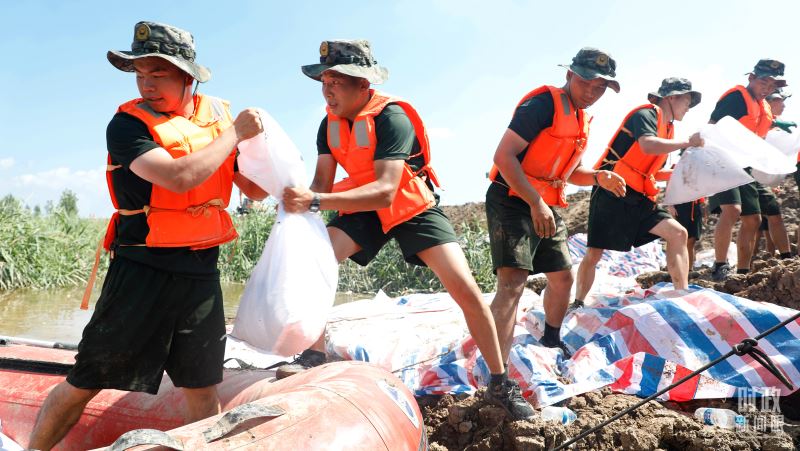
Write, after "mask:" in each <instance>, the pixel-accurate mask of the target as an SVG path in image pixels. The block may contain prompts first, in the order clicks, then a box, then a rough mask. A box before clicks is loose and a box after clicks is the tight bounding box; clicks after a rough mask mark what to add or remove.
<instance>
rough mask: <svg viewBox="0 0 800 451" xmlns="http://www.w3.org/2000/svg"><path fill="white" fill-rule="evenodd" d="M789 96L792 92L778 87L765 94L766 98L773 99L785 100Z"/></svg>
mask: <svg viewBox="0 0 800 451" xmlns="http://www.w3.org/2000/svg"><path fill="white" fill-rule="evenodd" d="M791 96H792V93H790V92H789V91H788V90H786V89H784V88H778V89H776V90H775V91H773V92H772V94H770V95H768V96H767V100H775V99H781V100H786V99H788V98H789V97H791Z"/></svg>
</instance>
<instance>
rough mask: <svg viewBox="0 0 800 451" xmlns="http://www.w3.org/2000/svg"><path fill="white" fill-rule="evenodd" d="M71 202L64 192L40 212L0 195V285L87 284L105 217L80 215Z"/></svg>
mask: <svg viewBox="0 0 800 451" xmlns="http://www.w3.org/2000/svg"><path fill="white" fill-rule="evenodd" d="M75 200H76V199H75V195H74V193H72V192H69V191H65V192H64V194H63V195H62V197H61V201H60V202H59V204H58V205H57V206H51V205H49V206H48V207H46V208H45V210H48V211H47V212H46V213H44V214H42V213H41V211H40V209H38V208H33V209H30V208H28V207H25V206H24V205H23V204H22V202H20V201H19V200H17V199H15V198H14V197H12V196H6V197H4V198H2V199H0V289H2V290H9V289H14V288H23V287H27V288H54V287H63V286H79V285H82V284H84V283H85V282H86V279H87V278H88V276H89V273H90V271H91V268H92V265H93V263H94V254H95V249H96V248H97V243H98V241H99V239H100V237H101V236H102V233H103V231H104V230H105V224H106V221H104V220H96V219H82V218H79V217H78V209H77V203H76V202H74V201H75ZM103 264H104V265H105V264H106V263H105V262H103ZM101 270H105V267H103V268H101Z"/></svg>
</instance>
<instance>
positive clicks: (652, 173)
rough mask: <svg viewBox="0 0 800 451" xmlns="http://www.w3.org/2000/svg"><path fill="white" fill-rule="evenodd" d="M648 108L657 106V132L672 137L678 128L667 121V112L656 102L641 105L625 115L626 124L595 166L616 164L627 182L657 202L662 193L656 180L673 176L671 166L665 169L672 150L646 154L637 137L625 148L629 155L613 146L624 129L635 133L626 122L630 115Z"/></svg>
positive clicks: (618, 131) (623, 121)
mask: <svg viewBox="0 0 800 451" xmlns="http://www.w3.org/2000/svg"><path fill="white" fill-rule="evenodd" d="M645 108H648V109H654V110H655V111H656V121H657V122H658V130H657V131H656V133H657V135H658V137H659V138H665V139H672V137H673V135H674V128H673V127H672V124H671V123H667V122H666V121H665V120H664V113H663V112H662V111H661V108H659V107H658V106H656V105H653V104H652V103H648V104H646V105H640V106H637V107H636V108H634V109H633V110H632V111H631V112H630V113H628V115H627V116H625V119H623V120H622V124H621V125H620V126H619V129H618V130H617V132H616V133H614V136H613V137H612V138H611V141H610V142H609V143H608V147H606V151H605V152H604V153H603V155H602V156H601V157H600V159H599V160H597V164H595V165H594V168H595V169H600V167H601V166H603V165H606V164H611V165H613V166H614V172H615V173H617V174H619V176H620V177H622V178H624V179H625V184H627V185H628V186H629V187H630V188H631V189H633V190H635V191H638V192H640V193H642V194H644V195H645V196H647V197H648V198H649V199H650V200H652V201H653V202H655V201H656V197H657V196H658V187H657V186H656V182H657V181H666V180H669V175H670V173H671V171H670V170H666V171H662V170H661V169H662V168H663V167H664V163H666V162H667V157H668V154H661V155H650V154H646V153H644V152H643V151H642V148H641V147H640V146H639V142H638V141H637V140H634V141H633V144H632V145H631V147H630V148H628V151H627V152H625V155H623V156H622V157H621V158H620V156H619V154H618V153H617V152H616V151H615V150H614V149H613V148H612V147H611V146H612V145H613V144H614V141H616V140H617V137H619V134H620V133H625V134H627V135H628V136H630V137H631V138H632V137H633V135H632V133H631V132H630V130H628V129H626V128H625V124H626V123H627V122H628V119H630V118H631V116H633V115H634V114H635V113H636V112H637V111H639V110H642V109H645ZM609 154H612V155H614V156H615V157H616V159H615V160H609V159H608V155H609Z"/></svg>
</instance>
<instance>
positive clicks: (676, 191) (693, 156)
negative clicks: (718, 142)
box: [662, 142, 753, 205]
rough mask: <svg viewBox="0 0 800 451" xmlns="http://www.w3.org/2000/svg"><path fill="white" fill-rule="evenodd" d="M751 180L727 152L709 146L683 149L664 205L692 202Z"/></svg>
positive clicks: (670, 181) (707, 144)
mask: <svg viewBox="0 0 800 451" xmlns="http://www.w3.org/2000/svg"><path fill="white" fill-rule="evenodd" d="M752 181H753V178H752V177H750V175H748V174H747V172H745V171H744V169H742V168H741V167H739V164H738V163H736V161H734V160H733V158H731V157H730V155H729V154H728V152H726V151H724V150H722V149H719V148H716V147H712V146H709V142H706V147H702V148H697V147H690V148H688V149H686V151H685V152H684V153H683V156H681V159H680V160H678V164H676V165H675V169H674V170H673V171H672V176H671V177H670V179H669V183H667V190H666V192H665V193H664V200H663V202H662V203H663V204H664V205H677V204H682V203H685V202H692V201H695V200H697V199H700V198H701V197H705V196H711V195H713V194H717V193H721V192H723V191H725V190H729V189H731V188H736V187H737V186H741V185H744V184H746V183H750V182H752Z"/></svg>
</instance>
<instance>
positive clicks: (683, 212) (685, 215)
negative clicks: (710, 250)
mask: <svg viewBox="0 0 800 451" xmlns="http://www.w3.org/2000/svg"><path fill="white" fill-rule="evenodd" d="M675 213H677V215H676V217H675V220H676V221H678V223H680V225H682V226H683V228H684V229H686V232H687V233H688V234H689V238H694V239H696V240H699V239H700V238H701V237H702V236H703V204H702V203H700V202H686V203H685V204H678V205H675Z"/></svg>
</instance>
